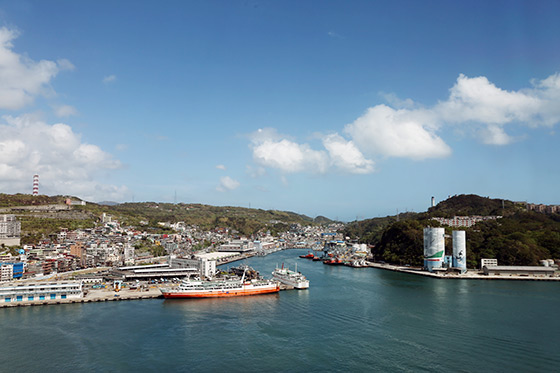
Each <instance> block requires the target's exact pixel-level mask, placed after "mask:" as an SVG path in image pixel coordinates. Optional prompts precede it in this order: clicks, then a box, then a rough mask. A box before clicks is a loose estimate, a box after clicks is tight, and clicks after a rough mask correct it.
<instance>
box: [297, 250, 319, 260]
mask: <svg viewBox="0 0 560 373" xmlns="http://www.w3.org/2000/svg"><path fill="white" fill-rule="evenodd" d="M314 256H315V255H314V254H313V253H312V252H309V253H307V254H305V255H300V256H299V257H300V258H304V259H313V257H314Z"/></svg>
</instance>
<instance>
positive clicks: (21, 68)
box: [0, 27, 74, 110]
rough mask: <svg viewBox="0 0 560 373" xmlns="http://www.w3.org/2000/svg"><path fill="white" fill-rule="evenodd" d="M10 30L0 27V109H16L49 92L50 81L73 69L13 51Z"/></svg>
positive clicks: (65, 64)
mask: <svg viewBox="0 0 560 373" xmlns="http://www.w3.org/2000/svg"><path fill="white" fill-rule="evenodd" d="M17 36H18V33H17V32H16V31H14V30H10V29H8V28H6V27H2V28H0V108H2V109H9V110H18V109H21V108H23V107H24V106H26V105H29V104H31V103H32V102H33V100H34V98H35V97H36V96H38V95H41V94H43V95H44V94H47V93H49V92H52V89H51V88H50V87H49V86H48V84H49V82H50V80H51V79H52V78H53V77H55V76H56V75H57V74H58V72H59V71H61V70H69V69H73V68H74V66H73V65H72V63H70V61H68V60H59V61H57V62H54V61H48V60H41V61H38V62H36V61H33V60H32V59H30V58H28V57H26V56H22V55H19V54H17V53H15V52H14V51H13V44H12V41H13V40H14V39H15V38H16V37H17Z"/></svg>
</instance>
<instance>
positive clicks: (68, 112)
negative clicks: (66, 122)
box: [54, 105, 78, 118]
mask: <svg viewBox="0 0 560 373" xmlns="http://www.w3.org/2000/svg"><path fill="white" fill-rule="evenodd" d="M54 113H55V115H56V116H57V117H59V118H63V117H70V116H73V115H78V110H76V108H75V107H73V106H70V105H62V106H57V107H55V108H54Z"/></svg>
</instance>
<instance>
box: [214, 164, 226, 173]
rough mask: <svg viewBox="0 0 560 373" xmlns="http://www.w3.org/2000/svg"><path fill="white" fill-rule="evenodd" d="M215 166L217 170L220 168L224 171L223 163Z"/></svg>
mask: <svg viewBox="0 0 560 373" xmlns="http://www.w3.org/2000/svg"><path fill="white" fill-rule="evenodd" d="M216 168H217V169H218V170H222V171H225V170H226V166H224V165H223V164H219V165H217V166H216Z"/></svg>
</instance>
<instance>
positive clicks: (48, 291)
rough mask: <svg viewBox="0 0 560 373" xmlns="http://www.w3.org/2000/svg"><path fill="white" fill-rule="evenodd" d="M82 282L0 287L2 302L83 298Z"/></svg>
mask: <svg viewBox="0 0 560 373" xmlns="http://www.w3.org/2000/svg"><path fill="white" fill-rule="evenodd" d="M82 296H83V291H82V282H81V281H62V282H42V283H23V284H10V285H7V286H2V287H0V302H21V301H37V300H55V299H68V298H81V297H82Z"/></svg>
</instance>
